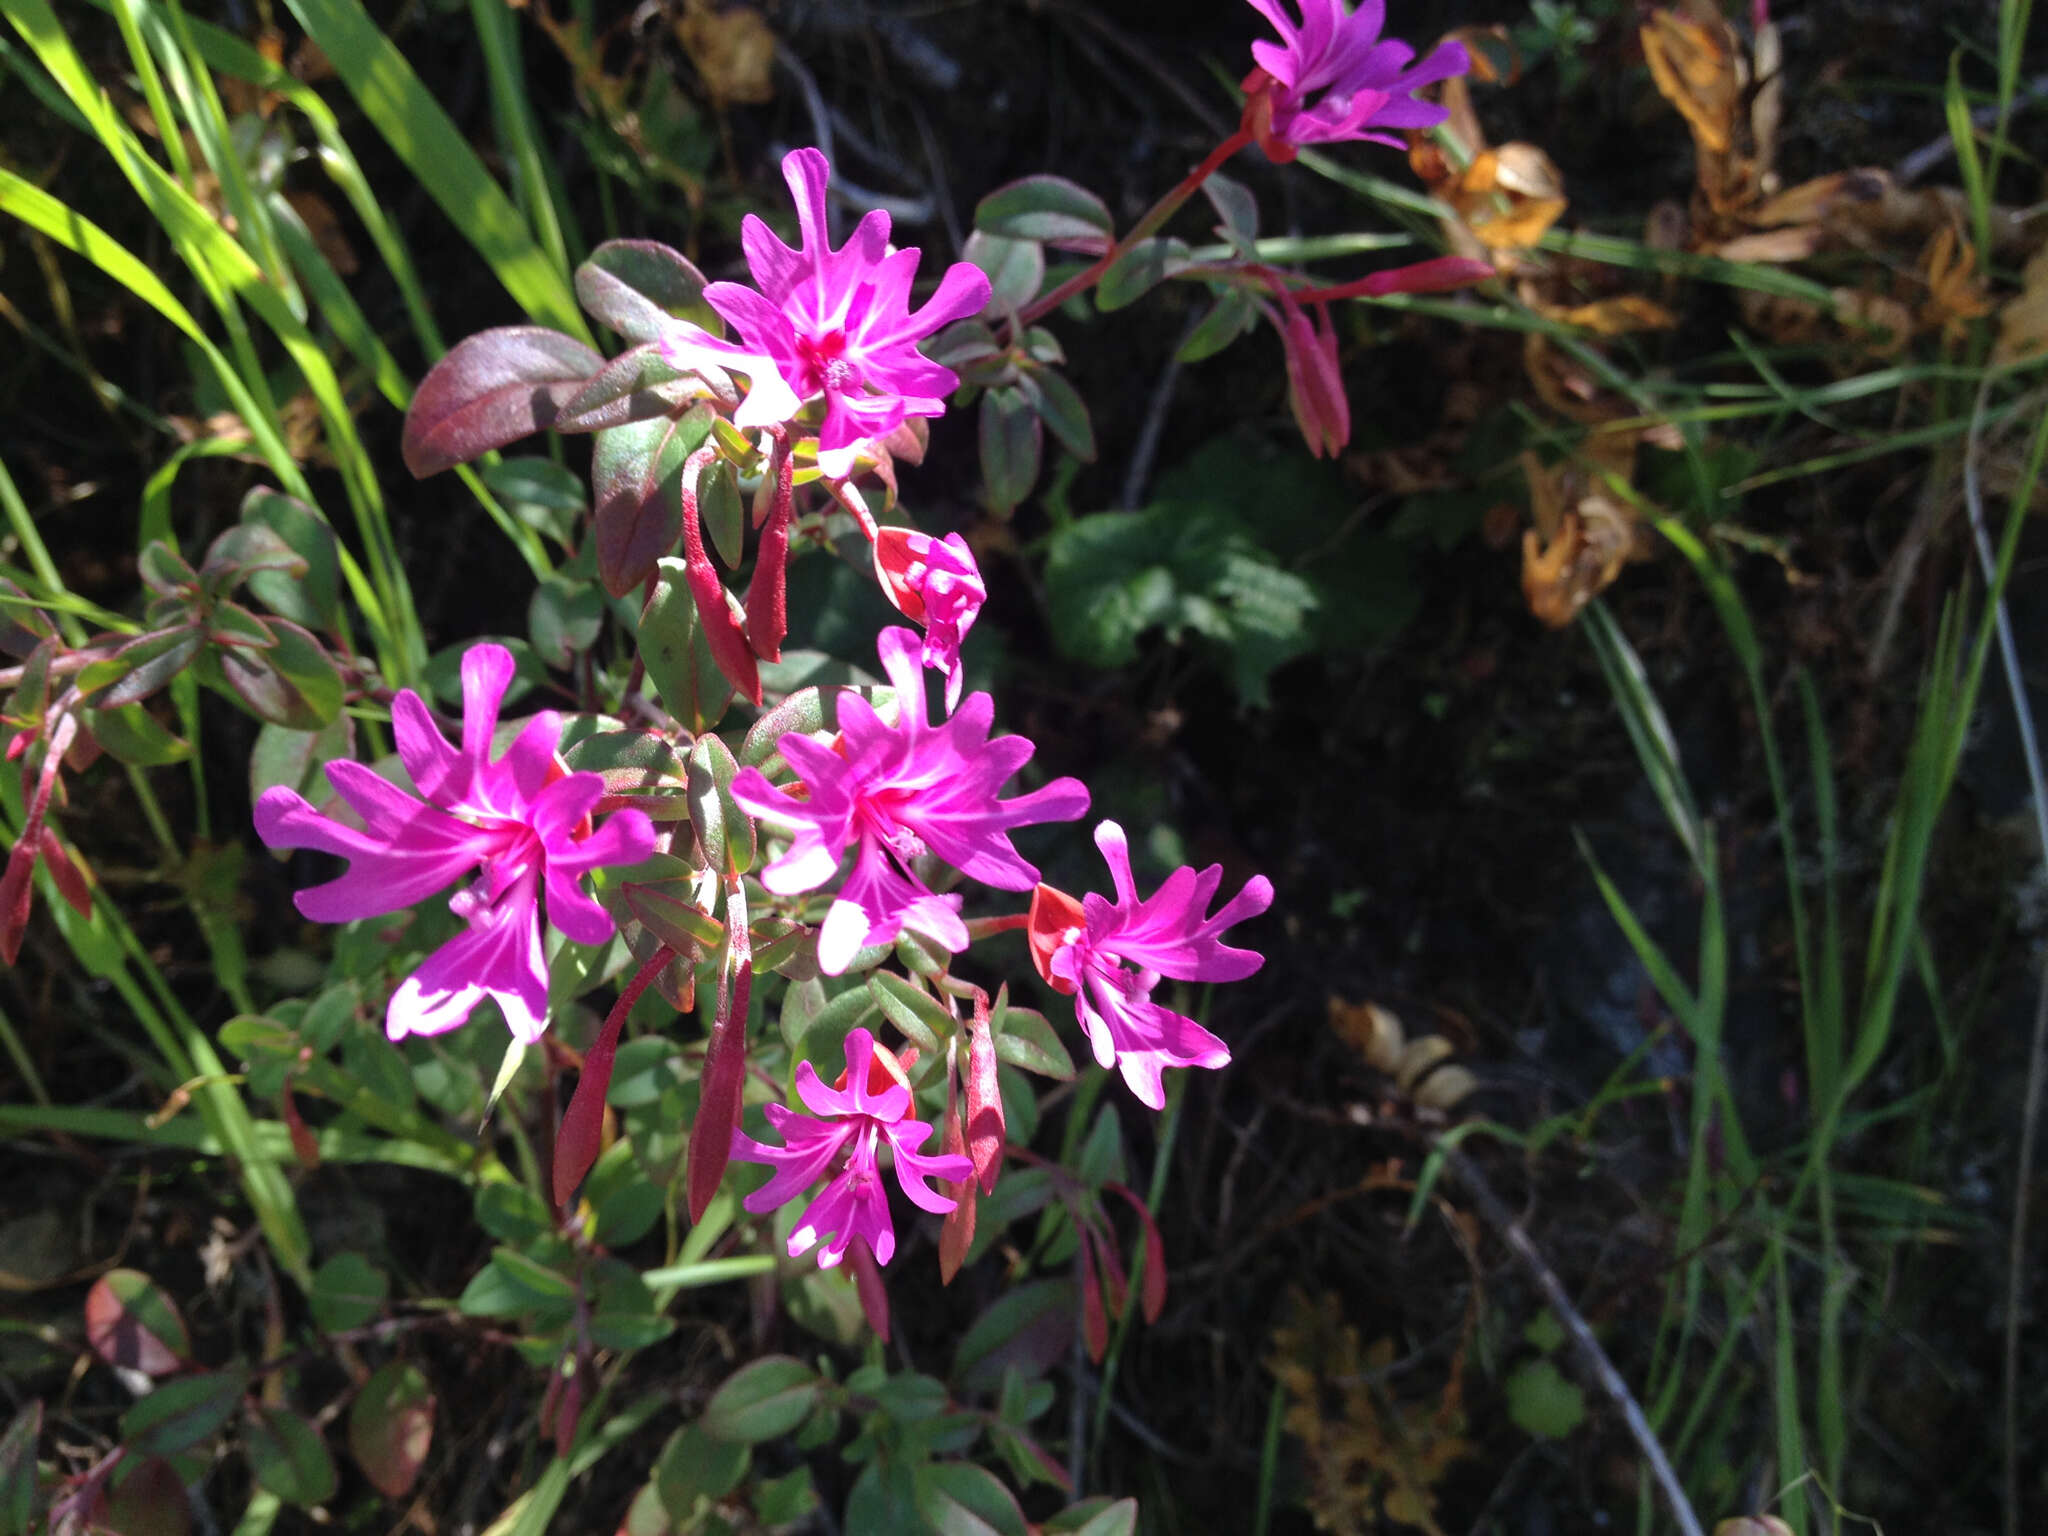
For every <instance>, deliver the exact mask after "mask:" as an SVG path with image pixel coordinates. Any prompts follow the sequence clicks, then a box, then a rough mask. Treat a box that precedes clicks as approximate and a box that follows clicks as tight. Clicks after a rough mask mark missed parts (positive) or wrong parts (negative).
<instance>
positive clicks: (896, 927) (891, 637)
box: [732, 629, 1088, 976]
mask: <svg viewBox="0 0 2048 1536" xmlns="http://www.w3.org/2000/svg"><path fill="white" fill-rule="evenodd" d="M878 649H879V650H880V652H881V657H882V666H883V668H884V670H885V671H887V673H888V675H889V681H890V683H891V684H892V685H893V686H894V688H895V690H896V711H897V719H896V723H895V724H893V725H885V724H884V723H883V722H882V719H881V717H880V716H879V715H877V714H876V713H875V711H874V710H873V709H872V708H870V707H869V705H868V703H867V701H866V700H864V699H862V698H861V697H859V696H858V695H857V694H853V693H847V694H843V695H841V697H840V700H839V739H838V741H836V742H834V743H833V744H832V745H830V746H827V745H824V744H823V743H821V742H817V741H813V740H812V739H811V738H810V737H808V736H806V735H804V734H802V733H801V732H797V731H792V732H790V733H789V734H787V735H785V736H784V737H783V738H782V740H781V741H780V742H778V743H777V750H778V751H779V752H781V754H782V756H783V758H784V759H785V760H786V761H787V762H788V763H789V765H790V767H792V768H794V769H795V770H796V773H797V777H798V778H799V779H800V780H801V781H802V782H801V786H800V789H801V793H792V792H791V791H789V790H786V789H778V788H777V787H776V786H775V785H773V784H771V783H769V782H768V779H767V777H766V776H765V775H763V774H762V772H761V771H760V769H758V768H748V769H745V770H743V771H742V772H741V773H740V774H739V775H738V776H737V777H736V778H735V779H734V780H733V781H732V797H733V799H734V800H736V801H737V802H738V803H739V805H740V808H741V809H742V810H745V811H746V812H747V813H748V814H750V815H753V816H757V817H760V818H762V819H763V820H766V821H768V822H770V823H771V824H773V825H775V826H777V827H779V828H782V829H783V830H786V831H787V832H789V834H790V846H789V851H788V852H787V853H785V854H783V856H782V857H781V858H779V859H777V860H776V861H775V862H774V863H772V864H770V865H769V866H768V867H767V868H766V869H764V870H763V871H762V872H761V883H762V884H763V885H765V886H766V887H767V888H768V889H769V890H770V891H773V892H774V893H775V894H776V895H778V896H794V895H796V894H798V893H800V892H803V891H815V890H817V889H818V888H819V887H820V886H822V885H825V884H826V883H828V882H829V881H830V880H831V879H832V877H833V876H834V875H835V874H837V873H838V870H839V859H840V855H841V854H843V853H844V852H845V851H846V850H847V849H848V848H852V849H853V850H854V861H853V867H852V869H851V870H850V871H849V872H848V874H847V876H846V879H845V881H844V883H843V884H841V886H840V887H839V893H838V895H837V896H836V897H835V898H834V900H833V902H832V907H831V910H830V911H829V912H827V913H826V915H825V924H824V927H823V929H822V930H821V931H820V932H819V934H818V966H819V968H820V969H821V970H823V971H824V972H825V974H826V975H828V976H837V975H839V974H840V973H841V972H843V971H844V970H845V969H846V967H847V965H848V964H849V963H850V962H851V961H852V959H853V955H854V951H856V950H857V949H859V948H860V947H861V946H862V945H863V944H886V943H889V942H891V941H892V940H894V939H895V938H896V936H897V935H898V934H899V933H901V932H902V931H903V930H904V929H906V928H908V929H910V930H912V931H913V932H916V933H920V934H923V935H925V936H926V937H928V938H930V939H931V940H933V941H934V942H935V943H938V944H941V945H943V946H944V947H945V948H947V949H949V950H954V951H959V950H962V949H965V948H966V947H967V925H966V924H965V923H963V922H962V921H961V920H960V898H959V897H958V896H957V895H949V896H940V895H935V894H933V892H932V891H931V890H930V889H929V888H928V887H927V886H926V885H925V883H924V881H923V880H922V879H920V878H919V877H918V875H917V874H916V872H915V870H914V869H913V867H912V862H911V861H912V860H913V859H916V858H918V857H919V856H920V855H923V854H927V853H929V854H934V855H936V856H937V857H939V858H941V859H943V860H945V861H946V862H947V863H948V864H951V865H952V866H953V867H954V868H955V869H957V870H959V871H960V872H961V873H962V874H964V875H966V876H968V877H969V878H970V879H974V880H979V881H980V882H981V883H982V884H983V885H991V886H994V887H996V888H997V889H998V890H1005V891H1028V890H1030V889H1031V887H1032V886H1033V885H1035V884H1037V882H1038V871H1037V869H1036V868H1035V867H1033V866H1032V865H1031V864H1029V863H1027V862H1026V861H1025V860H1024V859H1023V858H1022V857H1020V856H1019V854H1018V853H1017V850H1016V849H1015V848H1014V847H1012V846H1011V844H1010V831H1011V829H1012V828H1015V827H1020V826H1024V825H1027V824H1030V823H1033V822H1041V821H1071V820H1072V819H1073V818H1074V817H1076V816H1079V815H1081V814H1082V813H1083V812H1084V811H1086V810H1087V809H1088V791H1087V789H1086V787H1084V786H1083V785H1082V783H1081V782H1080V780H1078V779H1070V778H1068V779H1055V780H1053V782H1052V783H1050V784H1047V785H1045V786H1044V787H1042V788H1040V789H1035V790H1033V791H1031V792H1030V793H1029V794H1025V795H1017V796H1015V797H1013V798H1012V799H1008V800H1002V799H998V798H997V794H996V792H997V791H998V790H999V789H1000V788H1001V787H1002V786H1003V784H1004V783H1005V782H1006V781H1007V780H1008V779H1009V777H1010V776H1011V775H1012V774H1014V773H1015V772H1016V771H1017V770H1018V769H1019V768H1022V767H1023V766H1024V764H1025V763H1026V762H1028V761H1030V758H1031V754H1032V752H1033V750H1034V748H1033V747H1032V745H1031V743H1030V742H1029V741H1027V740H1025V739H1024V738H1023V737H1022V736H1002V737H998V738H997V739H996V740H994V741H990V740H989V739H988V730H989V723H990V720H991V717H992V716H993V714H994V712H995V706H994V704H993V703H992V702H991V701H990V699H989V696H988V695H987V694H985V693H975V694H970V695H968V697H967V699H966V701H965V702H964V703H963V704H961V706H960V708H959V710H958V711H957V712H956V713H954V714H953V715H952V717H951V718H950V719H948V720H946V721H944V722H943V723H942V724H939V725H933V724H932V723H931V722H930V719H929V716H928V713H927V708H926V702H925V685H924V674H923V672H922V671H921V670H920V667H919V657H920V653H921V651H922V646H921V644H920V642H919V640H918V638H917V636H916V635H914V634H912V633H911V632H910V631H909V630H907V629H885V630H883V631H882V636H881V641H880V644H879V646H878Z"/></svg>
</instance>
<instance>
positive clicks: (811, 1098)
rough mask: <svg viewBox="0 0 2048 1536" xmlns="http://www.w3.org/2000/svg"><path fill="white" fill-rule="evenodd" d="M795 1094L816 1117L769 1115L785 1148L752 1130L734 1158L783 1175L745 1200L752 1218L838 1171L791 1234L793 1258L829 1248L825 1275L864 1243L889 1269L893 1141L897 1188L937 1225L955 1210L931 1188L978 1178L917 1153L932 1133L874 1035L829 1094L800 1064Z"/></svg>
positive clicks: (849, 1040) (775, 1108)
mask: <svg viewBox="0 0 2048 1536" xmlns="http://www.w3.org/2000/svg"><path fill="white" fill-rule="evenodd" d="M796 1091H797V1097H799V1098H800V1099H802V1100H803V1101H804V1104H805V1106H806V1107H807V1108H808V1109H809V1110H810V1111H811V1113H810V1114H809V1115H802V1114H798V1113H797V1112H796V1111H795V1110H793V1109H789V1108H787V1107H785V1106H784V1105H781V1104H770V1105H768V1106H767V1111H766V1112H767V1115H768V1123H769V1124H770V1125H772V1126H774V1127H775V1129H776V1130H777V1131H779V1132H780V1133H781V1135H782V1141H783V1145H781V1146H779V1147H777V1146H770V1145H767V1144H766V1143H763V1142H758V1141H756V1140H754V1138H753V1137H751V1136H749V1135H747V1133H746V1132H744V1131H738V1130H736V1131H734V1132H733V1133H732V1155H733V1156H734V1157H736V1158H738V1159H740V1160H741V1161H742V1162H748V1163H765V1164H767V1165H768V1166H769V1167H770V1168H773V1169H774V1170H775V1177H774V1178H772V1179H770V1180H769V1181H768V1182H767V1183H766V1184H763V1185H762V1186H761V1187H760V1188H759V1189H757V1190H755V1191H754V1192H753V1193H752V1194H751V1195H749V1196H747V1198H746V1201H745V1205H746V1207H747V1209H748V1210H750V1211H752V1212H754V1213H755V1214H756V1215H760V1214H762V1213H765V1212H767V1211H772V1210H774V1209H775V1208H776V1207H778V1206H781V1205H786V1204H787V1203H788V1202H789V1201H791V1200H794V1199H795V1198H796V1197H797V1196H798V1195H800V1194H802V1193H803V1192H804V1191H805V1190H806V1189H808V1188H809V1187H810V1186H811V1185H812V1184H813V1183H815V1182H816V1181H817V1180H818V1179H819V1178H820V1177H821V1176H822V1175H824V1174H825V1173H826V1172H827V1171H828V1170H832V1180H831V1182H830V1183H828V1184H827V1185H826V1186H825V1187H824V1188H823V1189H822V1190H820V1191H819V1192H818V1195H817V1197H816V1198H815V1199H814V1200H812V1201H811V1203H810V1204H809V1205H807V1206H805V1207H804V1213H803V1215H802V1216H801V1217H800V1218H799V1219H798V1221H797V1226H796V1230H795V1231H794V1232H792V1233H790V1234H789V1256H790V1257H791V1258H792V1259H796V1258H801V1257H802V1256H803V1255H804V1254H805V1253H807V1252H809V1251H810V1249H811V1247H812V1245H814V1244H815V1243H816V1242H817V1241H818V1239H819V1238H821V1237H822V1238H825V1239H827V1241H826V1243H825V1246H824V1247H822V1248H820V1249H819V1250H818V1268H820V1269H831V1268H833V1267H835V1266H836V1265H837V1264H839V1262H840V1261H841V1260H843V1259H844V1258H845V1257H846V1250H847V1247H848V1245H849V1244H851V1243H852V1241H853V1240H854V1239H855V1238H859V1239H861V1241H863V1242H865V1243H866V1244H867V1245H868V1249H869V1251H870V1252H872V1253H873V1254H874V1256H875V1262H876V1263H877V1264H886V1263H888V1262H889V1260H890V1258H891V1257H892V1256H893V1255H894V1254H895V1252H896V1229H895V1227H894V1226H893V1225H892V1224H891V1223H890V1220H889V1196H888V1194H887V1192H886V1191H885V1190H884V1189H883V1187H882V1168H881V1155H880V1154H881V1149H882V1143H883V1142H884V1141H886V1142H887V1143H888V1144H889V1150H890V1152H891V1153H892V1154H893V1155H894V1158H895V1162H896V1182H897V1183H898V1184H900V1185H901V1186H902V1187H903V1193H904V1194H906V1195H908V1196H910V1202H911V1204H913V1205H915V1206H918V1207H919V1208H921V1209H923V1210H927V1211H930V1212H932V1213H933V1214H934V1215H938V1216H943V1215H945V1214H946V1212H948V1211H950V1210H952V1209H953V1202H952V1201H951V1200H950V1199H948V1198H947V1197H946V1196H945V1195H942V1194H940V1193H939V1192H938V1191H937V1190H935V1189H933V1188H932V1187H931V1186H930V1185H929V1184H927V1183H926V1182H925V1180H927V1179H945V1180H947V1181H948V1182H950V1183H956V1184H957V1183H960V1182H961V1181H963V1180H965V1179H967V1178H969V1177H971V1176H972V1175H973V1173H974V1164H973V1163H971V1162H969V1161H968V1160H967V1159H966V1158H965V1157H963V1156H962V1155H961V1154H959V1153H958V1152H941V1153H938V1154H936V1155H934V1156H925V1155H923V1154H921V1153H920V1152H919V1151H918V1150H917V1149H918V1148H919V1147H921V1146H923V1145H924V1143H925V1142H926V1141H927V1140H928V1139H930V1137H931V1134H932V1128H931V1126H929V1125H927V1124H926V1123H925V1122H924V1121H922V1120H918V1119H914V1118H912V1115H911V1099H910V1089H909V1088H907V1087H905V1086H904V1085H903V1084H902V1083H901V1082H899V1081H897V1079H896V1077H895V1075H894V1074H892V1073H891V1072H890V1071H889V1069H888V1067H887V1066H886V1065H885V1064H884V1063H883V1061H882V1059H881V1056H880V1055H879V1054H878V1053H877V1051H876V1049H875V1037H874V1036H873V1035H871V1034H869V1033H868V1032H867V1031H866V1030H864V1029H856V1030H852V1031H849V1032H848V1034H847V1036H846V1070H845V1072H843V1073H841V1074H840V1078H839V1084H838V1086H837V1087H834V1088H827V1087H826V1086H825V1084H824V1083H823V1082H822V1081H820V1079H819V1077H818V1074H817V1071H816V1069H815V1068H813V1067H812V1066H811V1064H810V1063H809V1062H808V1061H800V1062H798V1063H797V1066H796ZM813 1116H816V1117H818V1118H813Z"/></svg>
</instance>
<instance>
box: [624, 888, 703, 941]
mask: <svg viewBox="0 0 2048 1536" xmlns="http://www.w3.org/2000/svg"><path fill="white" fill-rule="evenodd" d="M689 890H690V882H689V881H687V880H662V881H650V882H648V883H646V884H633V883H628V884H626V885H624V886H621V887H620V889H619V894H620V895H621V896H622V897H624V898H625V902H626V910H628V911H629V912H631V913H632V914H633V916H634V917H635V918H637V919H638V920H639V922H640V925H641V926H642V927H643V928H645V929H646V930H647V931H648V932H649V933H651V934H653V935H654V936H655V937H656V938H657V939H659V940H661V942H662V943H663V944H665V945H667V946H668V947H669V948H670V949H672V950H674V951H676V953H678V954H682V955H691V954H704V953H707V952H709V951H711V950H714V949H716V948H717V947H718V946H719V944H720V943H722V942H723V941H724V939H725V924H723V923H721V922H720V921H719V920H718V919H717V918H715V917H713V916H711V914H710V913H708V912H703V911H700V910H699V909H698V908H697V905H696V904H695V903H694V902H692V901H690V900H689V899H688V897H689Z"/></svg>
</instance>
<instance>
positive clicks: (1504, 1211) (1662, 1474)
mask: <svg viewBox="0 0 2048 1536" xmlns="http://www.w3.org/2000/svg"><path fill="white" fill-rule="evenodd" d="M1436 1149H1437V1151H1438V1152H1439V1153H1441V1154H1442V1156H1443V1159H1444V1166H1445V1167H1446V1168H1448V1169H1449V1170H1450V1172H1451V1174H1452V1176H1453V1177H1455V1178H1456V1179H1457V1181H1458V1182H1459V1183H1460V1184H1461V1185H1463V1186H1464V1188H1465V1193H1466V1194H1468V1195H1470V1196H1471V1197H1472V1203H1473V1204H1474V1205H1475V1206H1477V1207H1478V1208H1479V1214H1480V1217H1481V1218H1482V1219H1483V1220H1484V1221H1485V1222H1486V1224H1487V1225H1488V1226H1490V1227H1492V1228H1493V1229H1494V1231H1495V1232H1497V1233H1499V1234H1500V1238H1501V1241H1502V1242H1504V1243H1506V1244H1507V1245H1508V1250H1509V1251H1510V1252H1511V1253H1513V1254H1514V1256H1515V1258H1516V1259H1517V1260H1519V1261H1520V1263H1521V1265H1522V1267H1523V1268H1524V1269H1525V1270H1527V1271H1528V1272H1529V1278H1530V1279H1532V1280H1534V1281H1535V1282H1536V1289H1537V1290H1539V1291H1541V1292H1542V1293H1543V1299H1544V1301H1545V1302H1547V1303H1548V1304H1549V1306H1550V1310H1551V1312H1552V1314H1553V1315H1555V1316H1556V1318H1557V1320H1558V1321H1559V1322H1560V1323H1562V1324H1563V1325H1564V1331H1565V1334H1566V1336H1567V1337H1569V1338H1570V1339H1571V1341H1572V1350H1573V1353H1574V1354H1575V1355H1577V1357H1578V1362H1579V1369H1580V1371H1581V1373H1582V1374H1583V1375H1584V1376H1585V1377H1586V1379H1587V1381H1588V1383H1589V1384H1591V1385H1593V1386H1596V1387H1598V1388H1599V1389H1600V1390H1601V1391H1602V1392H1605V1393H1606V1394H1607V1396H1608V1397H1609V1398H1610V1399H1611V1400H1612V1401H1613V1403H1614V1406H1615V1407H1616V1408H1618V1409H1620V1410H1621V1417H1622V1422H1623V1423H1625V1424H1627V1425H1628V1432H1629V1434H1630V1435H1631V1436H1632V1437H1633V1438H1634V1440H1635V1442H1636V1446H1637V1448H1638V1449H1640V1450H1641V1451H1642V1453H1643V1460H1644V1461H1645V1462H1646V1463H1647V1464H1648V1465H1649V1468H1650V1476H1651V1477H1652V1478H1653V1479H1654V1480H1655V1481H1656V1484H1657V1488H1658V1490H1659V1491H1660V1492H1661V1493H1662V1494H1663V1495H1664V1502H1665V1504H1666V1505H1667V1506H1668V1507H1669V1508H1670V1510H1671V1518H1672V1521H1673V1522H1674V1523H1675V1524H1676V1525H1677V1527H1678V1529H1679V1531H1680V1532H1681V1533H1682V1536H1706V1531H1705V1528H1704V1527H1702V1526H1701V1525H1700V1517H1699V1516H1698V1515H1696V1514H1694V1513H1693V1508H1692V1503H1691V1501H1690V1500H1689V1499H1687V1498H1686V1496H1685V1489H1684V1488H1683V1487H1682V1486H1681V1485H1680V1483H1679V1481H1678V1473H1677V1472H1676V1471H1674V1470H1673V1469H1672V1466H1671V1458H1670V1457H1668V1456H1666V1455H1665V1454H1664V1447H1663V1445H1662V1444H1660V1443H1659V1441H1658V1439H1657V1432H1656V1431H1655V1430H1653V1429H1652V1428H1650V1421H1649V1419H1648V1417H1647V1416H1646V1415H1645V1414H1644V1413H1643V1409H1642V1405H1641V1404H1640V1403H1638V1402H1637V1401H1636V1399H1635V1394H1634V1393H1632V1392H1630V1391H1629V1389H1628V1383H1627V1382H1625V1381H1623V1380H1622V1379H1621V1372H1619V1371H1617V1370H1616V1369H1615V1368H1614V1362H1613V1361H1612V1360H1610V1359H1608V1358H1607V1351H1606V1350H1604V1349H1602V1348H1601V1347H1600V1341H1599V1339H1597V1338H1595V1337H1594V1335H1593V1327H1592V1325H1591V1324H1590V1323H1588V1322H1587V1321H1586V1320H1585V1318H1584V1317H1582V1316H1580V1314H1579V1309H1578V1308H1577V1307H1575V1306H1573V1305H1572V1299H1571V1296H1570V1295H1569V1294H1568V1293H1567V1292H1566V1290H1565V1288H1564V1282H1563V1281H1561V1280H1559V1279H1558V1278H1557V1275H1556V1273H1555V1272H1554V1271H1553V1270H1552V1269H1551V1267H1550V1266H1549V1265H1548V1264H1546V1263H1544V1262H1543V1255H1542V1254H1540V1253H1538V1252H1537V1251H1536V1245H1535V1244H1534V1243H1533V1242H1531V1241H1530V1240H1529V1234H1528V1233H1527V1232H1525V1231H1523V1230H1522V1224H1521V1222H1519V1221H1518V1220H1516V1218H1515V1215H1514V1213H1513V1212H1512V1211H1510V1210H1509V1209H1508V1208H1507V1205H1506V1203H1505V1202H1504V1201H1502V1199H1501V1198H1500V1196H1499V1195H1497V1194H1495V1193H1494V1192H1493V1186H1492V1185H1491V1184H1490V1183H1488V1182H1487V1179H1486V1175H1485V1174H1483V1173H1481V1172H1480V1171H1479V1166H1478V1164H1476V1163H1474V1162H1473V1161H1472V1159H1471V1158H1469V1157H1467V1156H1466V1155H1465V1154H1464V1153H1463V1152H1462V1151H1460V1150H1459V1149H1458V1148H1456V1147H1454V1146H1451V1145H1449V1144H1447V1143H1445V1142H1443V1141H1438V1142H1437V1143H1436Z"/></svg>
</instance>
